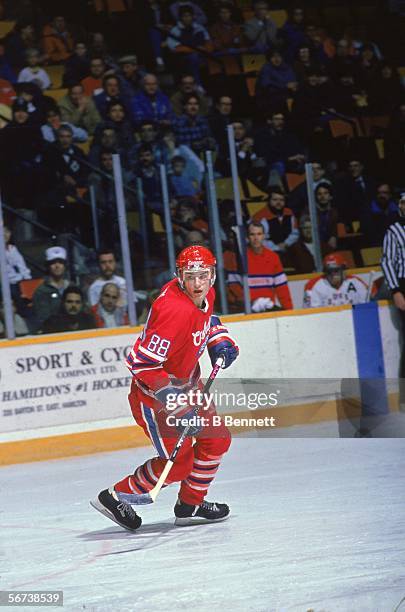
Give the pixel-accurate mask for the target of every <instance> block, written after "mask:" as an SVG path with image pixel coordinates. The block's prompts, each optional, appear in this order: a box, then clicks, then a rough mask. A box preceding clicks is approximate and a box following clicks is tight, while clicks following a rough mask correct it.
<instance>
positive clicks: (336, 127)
mask: <svg viewBox="0 0 405 612" xmlns="http://www.w3.org/2000/svg"><path fill="white" fill-rule="evenodd" d="M329 128H330V131H331V134H332V136H333V138H342V137H344V136H346V137H348V138H353V137H354V128H353V125H352V124H351V123H349V122H348V121H343V120H342V119H331V120H330V121H329Z"/></svg>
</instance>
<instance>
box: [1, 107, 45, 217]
mask: <svg viewBox="0 0 405 612" xmlns="http://www.w3.org/2000/svg"><path fill="white" fill-rule="evenodd" d="M12 111H13V119H12V121H10V122H9V123H8V124H7V125H6V127H5V128H3V129H2V130H1V131H0V176H1V178H2V188H3V190H4V196H5V197H6V200H8V204H9V205H10V204H11V203H12V204H13V205H14V206H15V207H16V208H33V207H34V206H35V202H36V200H35V196H37V195H38V192H39V191H40V188H41V181H42V178H43V169H42V167H41V162H42V155H43V151H44V143H43V140H42V134H41V130H40V129H39V127H38V126H37V125H35V124H34V123H33V122H32V121H30V118H29V112H28V104H27V102H26V101H25V100H24V99H23V98H16V99H15V101H14V103H13V107H12Z"/></svg>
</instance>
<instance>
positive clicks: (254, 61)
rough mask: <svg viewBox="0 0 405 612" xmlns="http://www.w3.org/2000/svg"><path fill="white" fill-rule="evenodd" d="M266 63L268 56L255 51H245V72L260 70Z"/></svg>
mask: <svg viewBox="0 0 405 612" xmlns="http://www.w3.org/2000/svg"><path fill="white" fill-rule="evenodd" d="M265 63H266V56H265V55H261V54H257V55H255V54H254V53H244V54H243V55H242V70H243V72H245V73H246V72H256V73H257V72H260V70H261V69H262V67H263V66H264V64H265Z"/></svg>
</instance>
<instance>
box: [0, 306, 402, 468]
mask: <svg viewBox="0 0 405 612" xmlns="http://www.w3.org/2000/svg"><path fill="white" fill-rule="evenodd" d="M393 311H395V309H391V308H388V306H387V304H385V303H381V305H380V308H379V317H380V325H381V335H382V338H383V348H384V362H385V369H386V372H388V373H389V374H390V375H392V376H393V377H395V376H396V375H395V370H396V369H397V367H398V365H397V363H398V361H397V360H398V355H399V352H398V351H399V349H398V329H397V327H396V326H395V316H394V315H393ZM225 320H226V321H227V323H228V326H229V328H230V331H231V333H232V335H233V336H234V337H235V338H236V339H237V342H238V344H239V346H240V349H241V357H240V359H239V360H237V361H236V362H235V364H234V365H233V366H232V377H233V379H234V380H235V381H237V380H238V379H240V378H245V379H246V378H251V379H258V380H259V379H289V378H292V377H294V378H296V379H309V380H310V381H311V379H317V384H316V385H315V386H314V385H312V386H311V385H310V386H309V387H308V392H306V393H302V391H301V395H298V396H294V390H292V391H291V392H289V393H284V391H283V393H284V396H283V398H282V401H280V402H279V404H278V405H277V406H275V407H272V408H271V409H270V408H269V409H268V410H265V409H263V410H262V412H263V414H271V415H272V416H274V417H275V418H276V421H277V425H278V426H282V427H288V426H291V425H299V424H308V423H316V422H321V421H327V420H336V419H339V405H338V401H337V400H336V399H335V398H334V396H333V394H332V395H330V394H329V397H328V396H327V395H325V394H324V393H323V390H322V384H321V382H322V379H346V378H355V377H356V376H357V375H358V363H357V354H356V343H355V338H354V332H353V318H352V310H351V307H349V306H341V307H334V308H328V309H313V310H302V311H286V312H277V313H269V314H265V315H245V316H230V317H224V321H225ZM140 330H141V328H132V329H131V328H120V329H117V330H99V331H92V332H77V333H72V334H61V335H49V336H42V337H35V338H24V339H19V340H15V341H4V342H1V343H0V348H2V349H3V350H2V351H1V353H0V354H1V355H2V358H1V366H0V398H1V415H0V465H1V464H9V463H19V462H25V461H36V460H42V459H49V458H58V457H65V456H71V455H82V454H89V453H93V452H99V451H109V450H115V449H118V448H130V447H135V446H141V445H144V444H145V443H147V441H146V439H145V436H144V434H143V432H142V431H141V429H140V428H138V427H134V426H133V425H132V424H131V423H132V421H131V417H130V413H129V408H128V403H127V391H128V387H129V384H130V377H129V375H128V372H127V370H126V368H125V366H124V357H125V355H126V354H127V353H128V351H129V350H130V349H131V347H132V344H133V342H134V340H135V339H136V337H137V335H139V333H140ZM337 330H338V333H337ZM202 366H203V373H205V374H207V373H208V372H209V369H210V364H209V360H208V357H207V355H204V358H203V360H202ZM222 376H226V374H225V373H224V372H223V373H221V377H222ZM393 407H394V404H393V403H391V408H393ZM237 411H239V412H240V413H241V416H247V417H248V416H249V411H246V410H244V408H243V407H236V408H234V410H232V411H229V410H227V411H226V412H227V413H228V414H229V412H231V413H232V412H237ZM242 413H243V415H242ZM258 414H259V413H258V412H257V411H256V412H255V416H258ZM242 430H243V428H242V429H241V431H242Z"/></svg>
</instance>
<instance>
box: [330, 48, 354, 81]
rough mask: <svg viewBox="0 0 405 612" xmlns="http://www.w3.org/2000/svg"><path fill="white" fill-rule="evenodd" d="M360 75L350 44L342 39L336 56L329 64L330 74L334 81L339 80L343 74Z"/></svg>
mask: <svg viewBox="0 0 405 612" xmlns="http://www.w3.org/2000/svg"><path fill="white" fill-rule="evenodd" d="M356 72H357V73H358V68H357V61H356V58H355V57H354V55H353V53H352V49H351V47H350V45H349V42H348V41H347V40H346V39H345V38H341V39H340V40H339V41H338V43H337V47H336V55H335V57H334V58H333V59H332V60H331V61H330V62H329V64H328V73H329V75H330V76H331V78H332V79H333V80H337V79H338V78H339V76H340V75H341V74H346V73H349V74H353V75H355V74H356Z"/></svg>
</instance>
